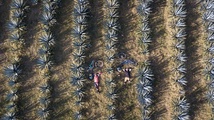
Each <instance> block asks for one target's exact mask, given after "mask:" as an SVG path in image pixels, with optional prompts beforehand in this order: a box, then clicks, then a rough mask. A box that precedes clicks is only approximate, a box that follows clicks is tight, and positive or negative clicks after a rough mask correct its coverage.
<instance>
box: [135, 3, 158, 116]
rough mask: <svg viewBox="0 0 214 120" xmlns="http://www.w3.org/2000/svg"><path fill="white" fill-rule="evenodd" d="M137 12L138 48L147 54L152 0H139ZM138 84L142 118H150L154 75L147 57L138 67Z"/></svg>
mask: <svg viewBox="0 0 214 120" xmlns="http://www.w3.org/2000/svg"><path fill="white" fill-rule="evenodd" d="M138 2H139V5H138V6H137V12H138V15H139V17H140V21H139V23H140V31H139V35H140V38H139V42H138V43H139V48H140V49H141V54H142V55H143V56H146V55H149V53H150V52H149V45H150V44H151V43H152V40H151V29H150V26H149V16H150V13H151V3H152V2H153V0H139V1H138ZM138 80H139V81H138V84H137V85H136V88H137V93H138V101H139V103H140V105H141V110H142V120H147V119H151V118H150V117H151V115H152V110H151V105H152V103H153V98H152V92H153V81H154V75H153V72H152V69H151V64H150V62H149V60H148V59H146V60H145V62H144V63H143V65H142V66H139V68H138Z"/></svg>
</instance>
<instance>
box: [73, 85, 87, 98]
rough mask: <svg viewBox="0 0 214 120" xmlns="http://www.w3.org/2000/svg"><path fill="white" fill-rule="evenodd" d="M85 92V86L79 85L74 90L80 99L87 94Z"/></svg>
mask: <svg viewBox="0 0 214 120" xmlns="http://www.w3.org/2000/svg"><path fill="white" fill-rule="evenodd" d="M85 94H86V93H85V92H84V90H83V88H81V87H79V88H77V89H76V90H75V91H74V95H75V96H76V97H77V98H78V99H79V100H82V99H83V98H84V96H85Z"/></svg>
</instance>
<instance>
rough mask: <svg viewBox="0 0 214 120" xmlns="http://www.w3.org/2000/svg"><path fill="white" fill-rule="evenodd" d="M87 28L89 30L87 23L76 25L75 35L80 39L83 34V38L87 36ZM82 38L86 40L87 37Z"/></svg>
mask: <svg viewBox="0 0 214 120" xmlns="http://www.w3.org/2000/svg"><path fill="white" fill-rule="evenodd" d="M86 30H87V29H86V25H76V26H75V27H74V30H73V35H74V36H75V37H77V38H79V39H81V38H82V36H84V37H83V38H87V33H86ZM81 40H85V39H81Z"/></svg>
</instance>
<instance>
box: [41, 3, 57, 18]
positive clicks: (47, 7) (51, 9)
mask: <svg viewBox="0 0 214 120" xmlns="http://www.w3.org/2000/svg"><path fill="white" fill-rule="evenodd" d="M43 12H49V13H51V14H52V15H53V14H56V11H55V9H54V7H53V3H52V2H45V1H43Z"/></svg>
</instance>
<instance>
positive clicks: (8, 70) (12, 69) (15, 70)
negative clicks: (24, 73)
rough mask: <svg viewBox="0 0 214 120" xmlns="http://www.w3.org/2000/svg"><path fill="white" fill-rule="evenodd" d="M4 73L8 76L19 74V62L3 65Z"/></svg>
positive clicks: (13, 76) (12, 76) (14, 76)
mask: <svg viewBox="0 0 214 120" xmlns="http://www.w3.org/2000/svg"><path fill="white" fill-rule="evenodd" d="M4 74H5V75H6V76H7V77H9V78H13V79H15V78H17V77H18V75H19V74H21V69H20V65H19V63H13V64H12V65H10V66H7V67H5V69H4Z"/></svg>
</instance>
